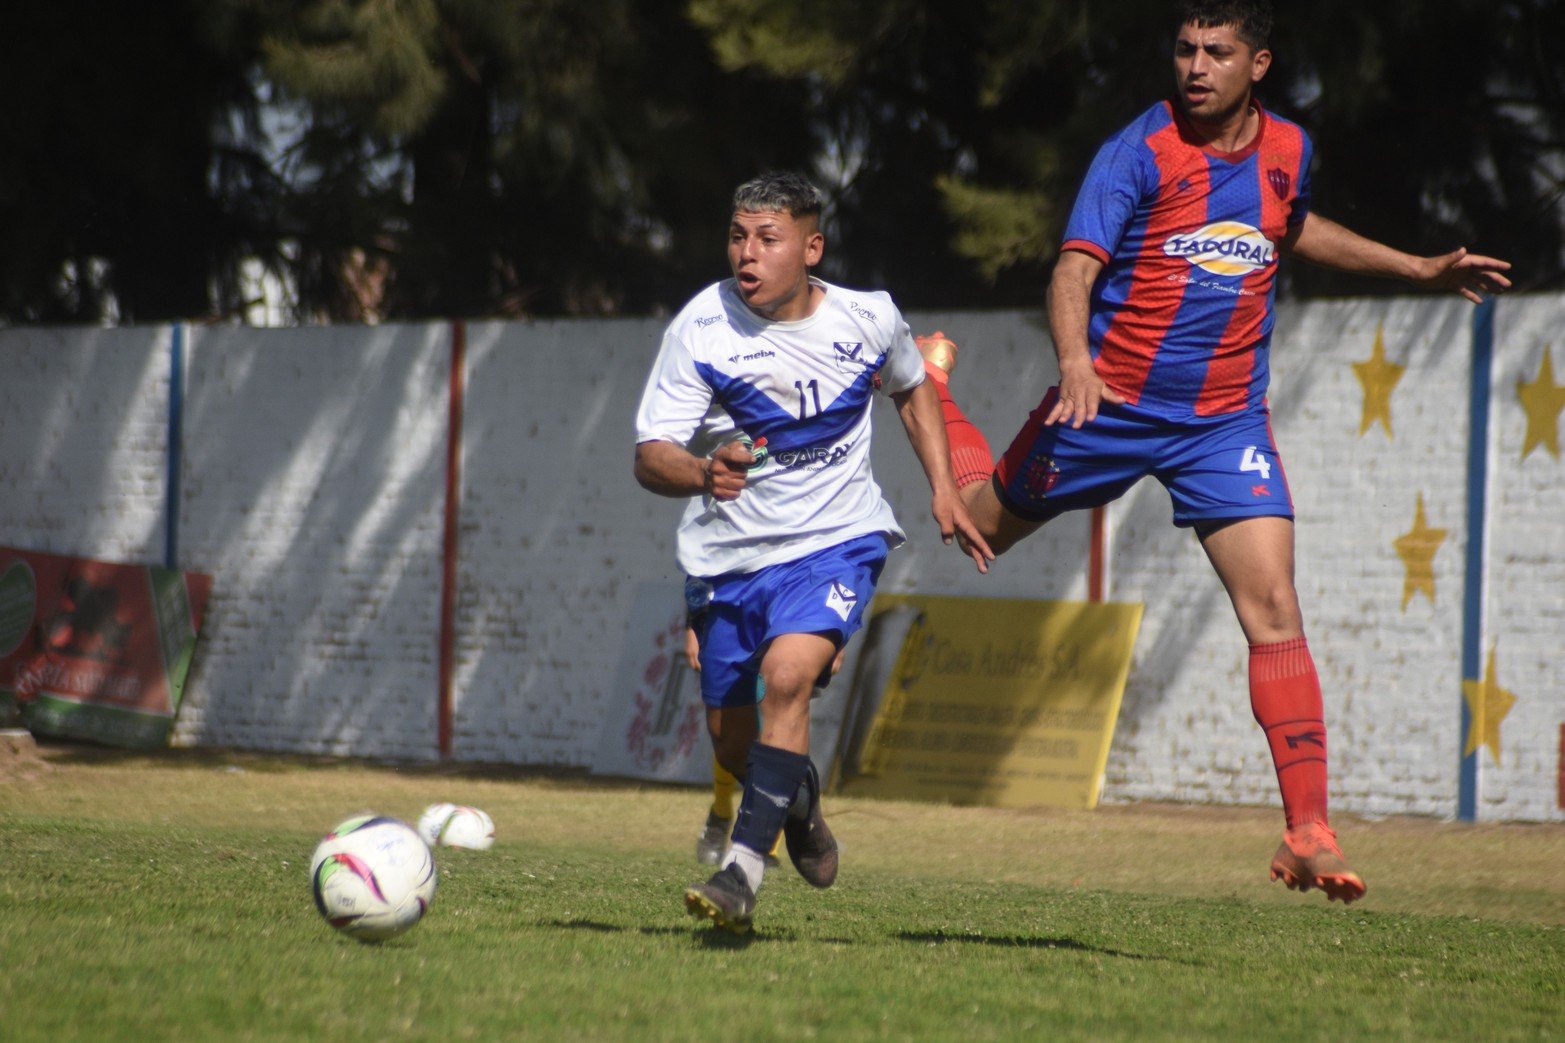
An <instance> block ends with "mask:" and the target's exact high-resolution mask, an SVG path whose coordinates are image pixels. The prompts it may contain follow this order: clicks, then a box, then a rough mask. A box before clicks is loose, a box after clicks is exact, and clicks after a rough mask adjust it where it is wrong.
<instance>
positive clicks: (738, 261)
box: [728, 210, 825, 322]
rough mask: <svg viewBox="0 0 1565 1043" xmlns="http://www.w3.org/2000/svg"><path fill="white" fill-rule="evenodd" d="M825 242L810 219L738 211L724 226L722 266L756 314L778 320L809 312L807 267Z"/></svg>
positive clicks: (782, 320)
mask: <svg viewBox="0 0 1565 1043" xmlns="http://www.w3.org/2000/svg"><path fill="white" fill-rule="evenodd" d="M824 246H825V240H824V239H823V238H822V236H821V233H820V231H819V229H818V228H817V227H816V222H815V220H814V218H811V217H806V218H804V219H802V220H800V219H796V218H794V217H793V216H792V215H790V214H786V213H782V212H780V211H774V210H762V211H753V210H740V211H738V212H737V213H735V214H734V218H733V223H732V224H730V225H729V226H728V266H729V267H730V268H732V269H733V273H734V279H735V280H737V282H738V285H739V295H740V296H741V297H743V298H744V302H745V304H747V305H749V307H750V310H751V311H753V312H755V313H756V314H758V315H762V316H764V317H766V318H768V319H773V320H775V321H779V322H787V321H791V320H793V319H802V318H806V317H807V316H808V315H809V314H810V269H811V268H812V267H814V266H815V265H816V264H818V263H820V259H821V251H822V249H823V248H824Z"/></svg>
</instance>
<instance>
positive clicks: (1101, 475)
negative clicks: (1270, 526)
mask: <svg viewBox="0 0 1565 1043" xmlns="http://www.w3.org/2000/svg"><path fill="white" fill-rule="evenodd" d="M1058 393H1059V389H1058V388H1050V389H1049V393H1048V394H1047V395H1045V396H1044V397H1043V401H1042V402H1041V403H1039V405H1038V408H1037V409H1034V410H1033V411H1032V415H1031V416H1029V417H1028V418H1027V423H1026V424H1024V425H1023V426H1022V429H1021V431H1019V432H1018V433H1017V435H1016V438H1015V440H1014V441H1012V442H1011V447H1010V448H1009V449H1007V450H1006V451H1005V455H1004V456H1002V457H1001V458H1000V463H999V465H998V466H997V467H996V468H995V472H994V487H995V492H996V493H997V494H998V496H999V498H1000V502H1001V503H1002V504H1004V505H1005V508H1006V509H1007V510H1009V511H1010V512H1011V513H1012V514H1015V515H1016V516H1017V517H1020V518H1026V519H1029V520H1031V521H1048V520H1049V519H1051V518H1054V517H1057V516H1058V515H1060V514H1063V513H1065V512H1066V511H1078V510H1082V509H1083V508H1088V507H1101V506H1102V505H1103V504H1106V503H1108V502H1110V501H1111V500H1116V499H1118V498H1119V497H1120V496H1123V495H1124V494H1125V491H1126V490H1127V489H1129V488H1130V487H1131V486H1132V485H1134V484H1136V483H1137V482H1138V481H1140V480H1141V479H1142V478H1144V477H1146V476H1147V475H1152V476H1153V477H1154V478H1156V479H1157V480H1158V481H1160V482H1162V483H1163V486H1164V488H1166V489H1167V490H1168V494H1169V496H1170V497H1171V498H1172V499H1173V501H1174V524H1175V525H1182V526H1189V525H1196V524H1199V523H1201V522H1206V521H1221V520H1224V519H1232V518H1263V517H1280V518H1292V517H1293V498H1292V496H1291V495H1290V494H1289V492H1288V479H1287V478H1286V477H1285V476H1284V474H1283V470H1282V461H1281V460H1280V459H1278V457H1277V446H1276V443H1275V441H1274V440H1273V438H1272V430H1271V415H1270V413H1268V412H1267V411H1266V410H1264V409H1258V410H1247V411H1244V412H1239V413H1228V414H1224V415H1222V416H1216V417H1202V418H1200V419H1196V420H1189V421H1172V420H1165V419H1163V418H1161V417H1156V416H1152V415H1151V414H1148V413H1145V412H1143V411H1141V410H1138V409H1134V408H1132V407H1128V406H1116V405H1114V404H1113V403H1110V402H1104V403H1103V404H1102V405H1101V406H1100V407H1099V409H1098V415H1097V417H1096V418H1095V419H1093V420H1091V421H1089V422H1088V423H1085V424H1083V425H1082V426H1081V427H1080V428H1072V427H1071V426H1070V425H1069V424H1055V425H1053V426H1046V425H1045V424H1044V423H1043V418H1044V417H1046V416H1048V414H1049V411H1050V410H1051V409H1053V408H1054V402H1055V399H1056V398H1057V396H1058Z"/></svg>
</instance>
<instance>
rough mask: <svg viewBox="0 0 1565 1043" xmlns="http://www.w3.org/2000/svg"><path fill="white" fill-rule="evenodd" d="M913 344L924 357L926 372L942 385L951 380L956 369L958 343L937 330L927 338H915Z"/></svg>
mask: <svg viewBox="0 0 1565 1043" xmlns="http://www.w3.org/2000/svg"><path fill="white" fill-rule="evenodd" d="M913 343H914V344H917V345H918V353H919V354H920V355H923V356H924V370H925V372H927V373H928V374H929V375H930V376H931V377H934V378H935V379H936V380H938V381H940V383H942V384H944V383H945V382H946V381H947V380H949V379H950V378H951V371H952V370H953V369H955V368H956V341H954V340H952V339H951V338H950V337H947V336H946V335H945V334H944V333H941V332H940V331H939V330H936V331H935V332H933V333H931V334H930V335H929V336H927V337H914V338H913Z"/></svg>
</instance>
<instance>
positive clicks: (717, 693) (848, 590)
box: [696, 533, 887, 707]
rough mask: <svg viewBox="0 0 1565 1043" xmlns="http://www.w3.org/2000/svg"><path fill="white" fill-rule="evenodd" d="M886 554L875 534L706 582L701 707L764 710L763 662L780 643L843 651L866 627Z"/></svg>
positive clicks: (700, 626)
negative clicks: (816, 640)
mask: <svg viewBox="0 0 1565 1043" xmlns="http://www.w3.org/2000/svg"><path fill="white" fill-rule="evenodd" d="M886 553H887V548H886V538H885V537H884V536H882V535H880V534H879V533H875V534H873V535H870V536H860V537H858V538H856V539H852V540H849V541H848V542H847V543H842V544H838V545H837V546H835V547H828V548H826V549H825V550H821V551H816V552H815V553H814V554H810V555H807V556H805V557H803V558H799V559H798V560H797V561H785V562H782V563H781V564H778V565H769V566H767V567H766V568H763V569H757V570H756V571H755V572H735V573H730V574H728V575H726V576H718V577H716V578H715V579H711V580H708V581H707V582H708V583H710V584H711V589H712V594H711V601H710V603H709V604H708V606H707V610H706V612H705V614H704V615H703V616H701V618H700V619H699V621H698V623H697V628H698V629H697V631H696V636H697V638H699V639H700V642H701V701H702V702H704V703H706V705H708V706H711V707H725V706H748V705H753V704H754V703H756V702H758V701H759V700H760V697H761V688H760V684H759V673H760V669H761V656H762V655H763V654H764V652H765V649H766V645H767V643H768V642H769V641H771V640H772V639H773V638H775V637H780V636H781V635H783V634H824V635H825V636H827V637H828V638H830V639H832V640H833V641H835V642H836V644H837V647H838V648H841V647H842V646H843V645H844V644H846V643H847V640H848V638H850V637H852V636H853V635H854V634H855V633H856V632H857V631H858V629H859V628H860V627H861V626H863V624H864V609H865V608H866V607H867V606H868V605H869V602H870V599H871V598H872V597H874V595H875V584H876V582H878V581H879V579H880V570H881V568H882V567H884V566H885V564H886Z"/></svg>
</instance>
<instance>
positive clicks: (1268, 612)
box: [1236, 582, 1304, 640]
mask: <svg viewBox="0 0 1565 1043" xmlns="http://www.w3.org/2000/svg"><path fill="white" fill-rule="evenodd" d="M1236 601H1237V607H1238V609H1239V616H1240V622H1241V623H1243V624H1244V629H1245V631H1246V632H1247V633H1250V634H1252V635H1253V636H1257V637H1263V638H1264V639H1266V640H1283V639H1285V638H1287V637H1291V636H1295V635H1296V634H1298V633H1302V632H1303V629H1304V616H1303V613H1302V612H1301V611H1300V609H1299V595H1298V592H1297V591H1296V590H1295V589H1294V586H1293V584H1292V583H1286V582H1278V583H1273V584H1269V585H1266V586H1262V587H1258V588H1255V589H1253V590H1250V591H1247V592H1246V593H1245V595H1244V596H1243V597H1242V598H1239V599H1236Z"/></svg>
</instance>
